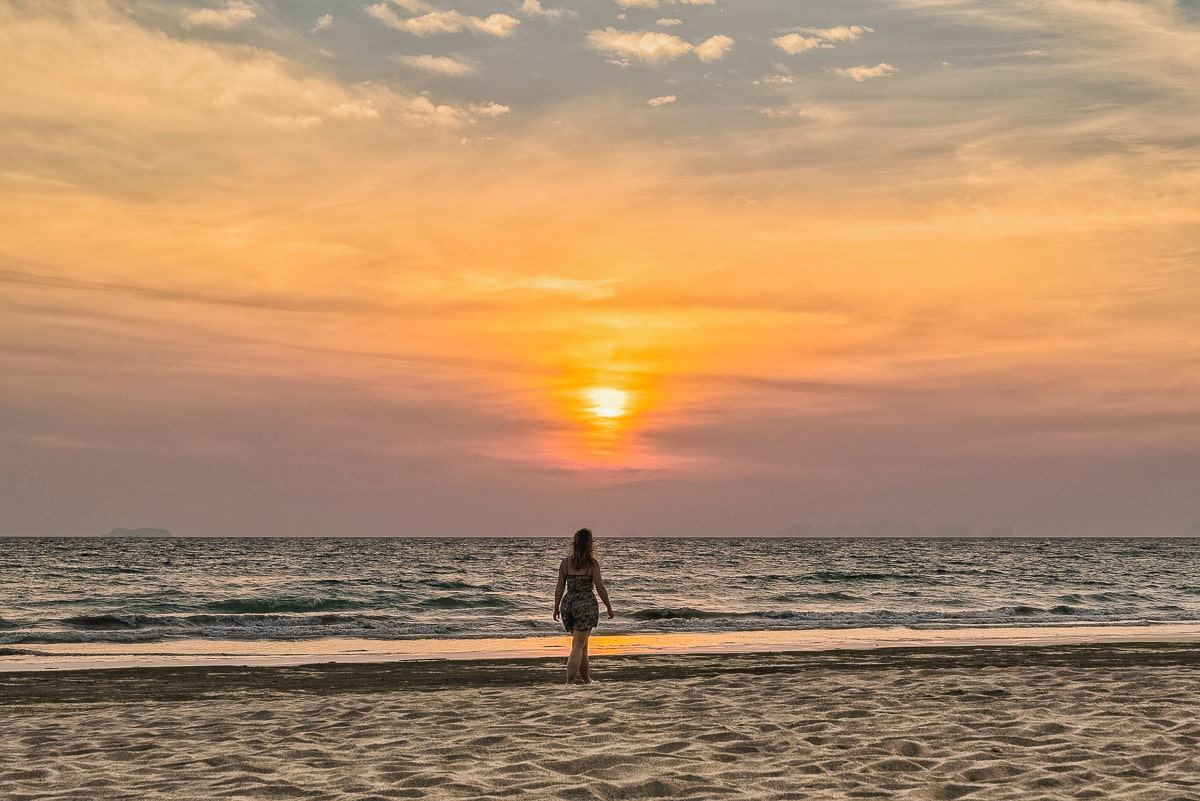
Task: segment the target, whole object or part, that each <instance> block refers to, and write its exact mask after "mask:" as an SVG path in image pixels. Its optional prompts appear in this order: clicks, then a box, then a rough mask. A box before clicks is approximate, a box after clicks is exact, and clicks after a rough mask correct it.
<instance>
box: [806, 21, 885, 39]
mask: <svg viewBox="0 0 1200 801" xmlns="http://www.w3.org/2000/svg"><path fill="white" fill-rule="evenodd" d="M798 30H799V31H800V32H801V33H807V34H811V35H812V36H815V37H817V38H818V39H821V40H824V41H826V42H854V41H857V40H858V39H860V38H861V37H862V35H863V34H864V33H874V32H875V29H874V28H868V27H867V26H865V25H839V26H837V27H836V28H799V29H798Z"/></svg>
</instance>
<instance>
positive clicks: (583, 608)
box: [554, 528, 613, 684]
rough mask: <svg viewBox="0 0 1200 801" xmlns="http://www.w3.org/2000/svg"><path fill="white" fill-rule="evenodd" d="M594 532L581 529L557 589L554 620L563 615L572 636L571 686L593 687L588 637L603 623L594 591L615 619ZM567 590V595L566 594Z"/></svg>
mask: <svg viewBox="0 0 1200 801" xmlns="http://www.w3.org/2000/svg"><path fill="white" fill-rule="evenodd" d="M592 543H593V538H592V532H591V529H586V528H581V529H579V531H576V532H575V538H574V539H573V540H572V541H571V553H569V554H568V555H567V557H566V558H565V559H563V560H562V563H561V564H559V566H558V586H557V587H556V588H555V589H554V619H555V620H558V616H559V614H560V613H561V614H562V622H563V628H565V629H566V630H567V631H569V632H571V655H570V657H568V658H567V684H591V682H592V679H591V677H590V676H588V637H590V636H591V634H592V629H594V628H596V624H597V623H599V622H600V607H599V606H598V605H597V604H596V596H595V595H593V594H592V587H593V586H594V587H595V588H596V592H598V593H599V594H600V600H602V601H604V606H605V608H607V609H608V617H609V619H611V618H612V616H613V608H612V604H611V603H609V601H608V590H606V589H605V588H604V579H602V578H601V577H600V562H599V560H597V559H596V554H595V553H594V551H593V545H592ZM564 590H565V591H566V595H564V594H563V592H564Z"/></svg>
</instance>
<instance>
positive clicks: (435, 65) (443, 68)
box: [396, 55, 475, 75]
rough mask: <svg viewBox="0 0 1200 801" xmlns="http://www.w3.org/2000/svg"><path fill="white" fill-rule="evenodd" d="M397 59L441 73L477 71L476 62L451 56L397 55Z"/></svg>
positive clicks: (451, 73)
mask: <svg viewBox="0 0 1200 801" xmlns="http://www.w3.org/2000/svg"><path fill="white" fill-rule="evenodd" d="M396 60H397V61H399V62H400V63H401V64H407V65H408V66H410V67H415V68H416V69H419V70H424V71H425V72H434V73H437V74H439V75H470V74H471V73H473V72H475V65H474V64H471V63H469V62H466V61H460V60H458V59H455V58H451V57H450V56H429V55H422V56H397V57H396Z"/></svg>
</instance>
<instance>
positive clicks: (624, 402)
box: [583, 387, 629, 420]
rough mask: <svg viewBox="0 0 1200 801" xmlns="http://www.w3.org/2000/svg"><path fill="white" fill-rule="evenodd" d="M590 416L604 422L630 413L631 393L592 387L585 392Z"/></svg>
mask: <svg viewBox="0 0 1200 801" xmlns="http://www.w3.org/2000/svg"><path fill="white" fill-rule="evenodd" d="M583 397H584V399H585V400H586V401H587V406H585V407H584V409H585V411H587V412H588V414H591V415H592V416H593V417H599V418H602V419H604V420H616V419H617V418H619V417H624V416H625V415H626V414H627V413H628V412H629V393H628V392H626V391H625V390H622V389H613V388H612V387H592V388H590V389H586V390H584V392H583Z"/></svg>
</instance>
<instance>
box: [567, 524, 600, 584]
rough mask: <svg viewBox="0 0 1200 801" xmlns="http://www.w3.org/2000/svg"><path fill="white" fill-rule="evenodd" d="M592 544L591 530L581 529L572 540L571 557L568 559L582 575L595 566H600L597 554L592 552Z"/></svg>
mask: <svg viewBox="0 0 1200 801" xmlns="http://www.w3.org/2000/svg"><path fill="white" fill-rule="evenodd" d="M592 542H593V541H592V530H591V529H590V528H581V529H579V531H576V532H575V538H574V539H573V540H571V555H570V557H568V558H569V560H570V563H571V566H572V567H574V568H575V569H576V570H578V571H579V572H581V573H582V572H586V571H588V570H591V569H592V567H593V566H594V565H597V564H599V561H598V560H597V559H596V553H595V551H593V550H592Z"/></svg>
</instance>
